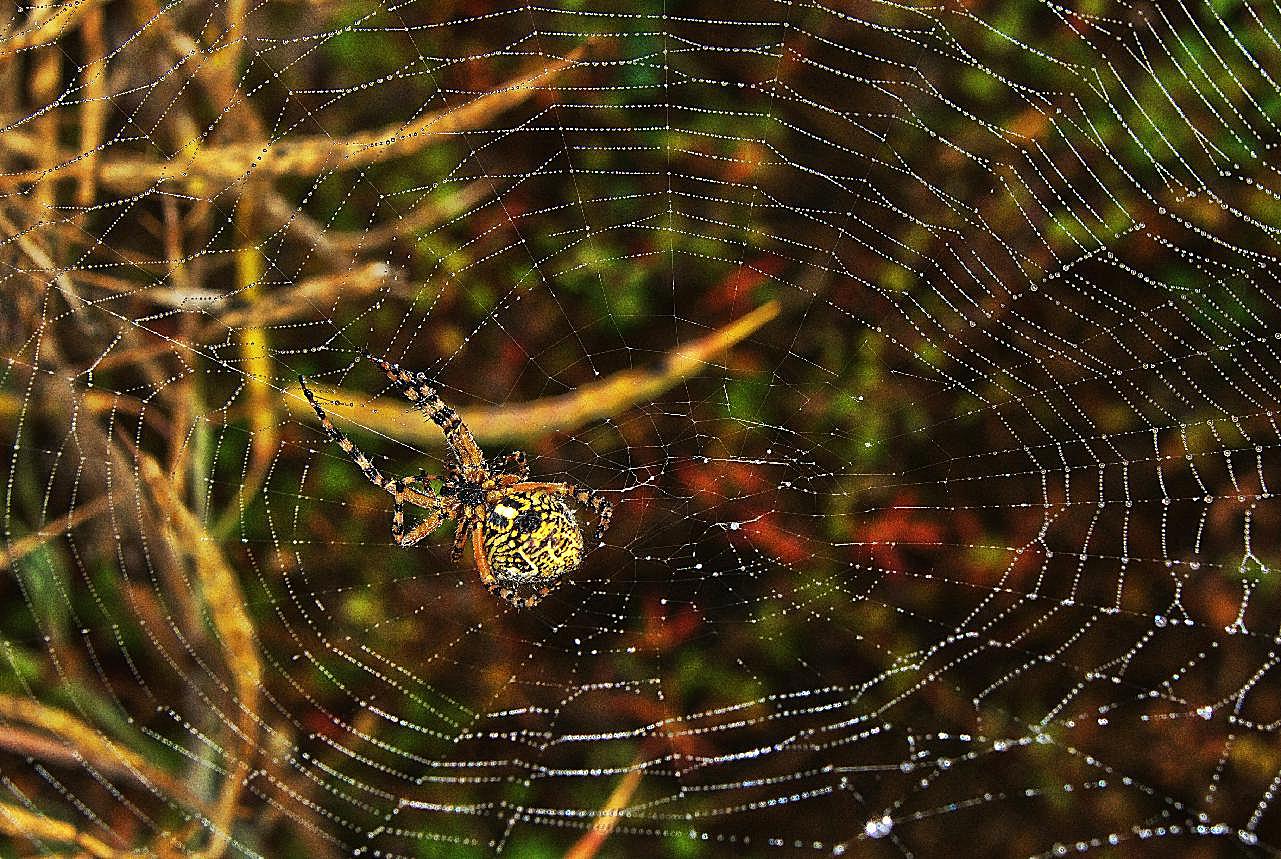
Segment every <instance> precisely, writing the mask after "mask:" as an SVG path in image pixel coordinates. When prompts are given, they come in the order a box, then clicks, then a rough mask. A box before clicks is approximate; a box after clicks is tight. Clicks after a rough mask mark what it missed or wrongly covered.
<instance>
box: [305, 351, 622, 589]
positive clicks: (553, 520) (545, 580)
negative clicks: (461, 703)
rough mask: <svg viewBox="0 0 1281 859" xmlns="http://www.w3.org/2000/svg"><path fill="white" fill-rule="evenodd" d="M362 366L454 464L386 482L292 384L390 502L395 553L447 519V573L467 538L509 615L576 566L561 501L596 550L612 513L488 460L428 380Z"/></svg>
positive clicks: (514, 462)
mask: <svg viewBox="0 0 1281 859" xmlns="http://www.w3.org/2000/svg"><path fill="white" fill-rule="evenodd" d="M366 357H368V358H369V360H371V361H373V362H374V363H375V364H377V365H378V366H379V367H381V368H382V371H383V372H384V373H386V374H387V378H389V379H391V380H392V382H394V383H395V384H396V386H397V387H398V388H400V392H401V393H402V394H404V395H405V397H407V398H408V399H409V401H410V402H412V403H413V404H414V405H415V406H416V407H417V408H418V409H419V410H421V411H422V413H423V414H424V415H425V416H426V417H427V418H428V419H429V420H431V421H432V422H434V423H435V424H436V425H437V426H439V427H440V428H441V429H442V430H444V432H445V442H446V444H447V445H448V447H449V451H450V454H451V460H452V461H450V462H447V463H446V466H445V467H446V469H447V471H446V474H445V476H444V477H435V476H432V475H428V474H426V473H424V472H422V471H419V472H418V474H417V475H414V476H407V477H388V476H386V475H384V474H383V473H382V472H381V471H379V470H378V469H377V468H376V467H375V466H374V464H373V463H372V462H371V461H370V460H369V457H367V456H365V454H363V453H361V451H360V449H359V448H357V447H356V446H355V445H354V444H352V442H351V439H349V438H347V436H346V435H344V434H343V433H342V431H341V430H339V429H338V428H337V427H335V426H334V424H333V421H331V420H330V419H329V416H328V415H326V414H325V411H324V409H322V408H321V407H320V404H319V403H318V402H316V397H315V395H314V394H312V392H311V390H310V389H309V388H308V387H307V380H306V379H305V378H303V377H301V376H299V377H298V382H299V383H300V384H301V385H302V390H303V393H304V394H305V395H306V396H307V401H308V402H310V403H311V407H312V408H313V409H315V410H316V416H317V417H318V418H320V425H321V426H322V427H323V428H324V431H325V435H326V436H328V438H329V440H330V441H331V442H333V443H334V444H337V445H338V446H339V447H340V448H342V450H343V452H344V453H346V454H347V455H348V456H349V457H351V458H352V460H354V461H355V463H356V465H357V466H359V467H360V470H361V472H363V473H364V475H365V477H366V478H367V479H368V480H369V481H370V482H371V483H373V484H374V485H375V486H378V487H379V488H381V489H384V490H386V491H387V492H389V493H390V494H391V496H392V498H393V499H394V500H393V501H392V516H391V535H392V537H393V539H395V541H396V543H397V545H399V546H401V547H404V548H408V547H410V546H413V545H414V544H416V543H418V542H419V541H421V540H422V539H423V538H424V537H426V536H427V535H428V534H430V533H431V532H432V531H434V530H436V528H437V527H439V526H440V524H441V523H442V522H444V521H445V520H447V519H452V520H455V521H456V522H457V523H458V530H457V532H456V533H455V534H454V543H453V547H452V550H451V552H450V560H451V561H452V562H453V563H455V564H456V563H459V562H460V561H461V560H462V557H463V553H464V552H465V551H466V549H467V541H468V540H469V539H470V540H471V545H472V552H473V553H474V555H475V558H476V569H477V571H478V572H479V573H480V580H481V581H482V582H483V583H484V584H485V587H486V588H488V589H489V591H490V593H493V594H496V595H498V596H500V597H502V598H503V599H505V600H507V602H509V603H511V604H512V605H514V606H517V607H529V606H533V605H536V604H537V603H538V602H539V600H541V599H542V598H543V597H545V596H547V594H549V593H551V590H552V588H554V587H556V585H558V584H560V582H561V580H562V579H564V578H565V576H567V575H569V573H571V572H573V571H574V570H575V569H576V568H577V567H578V565H579V564H580V563H581V562H582V560H583V532H582V530H581V529H580V528H579V525H578V522H577V520H576V519H575V518H574V512H573V510H572V509H571V507H570V505H569V504H568V503H567V501H568V499H573V500H575V501H577V502H578V503H580V504H582V505H584V506H585V507H588V508H590V509H591V510H592V512H594V513H595V514H596V517H597V526H596V533H595V536H594V537H593V538H592V539H593V540H594V541H595V542H596V543H597V544H599V543H600V540H601V536H602V535H603V534H604V533H605V529H606V528H608V527H609V520H610V518H611V517H612V516H613V513H614V508H613V506H612V505H611V504H610V503H609V502H608V501H606V500H605V499H604V498H603V497H602V496H601V495H600V494H599V493H597V492H595V491H594V490H591V489H583V488H580V487H577V486H575V485H573V484H572V483H547V482H543V481H531V480H529V463H528V462H527V460H526V457H525V454H524V452H523V451H519V450H517V451H512V452H511V453H508V454H506V455H505V456H501V457H496V458H494V459H490V460H486V459H485V455H484V454H483V453H482V452H481V449H480V446H479V445H477V444H476V439H475V438H474V437H473V436H472V434H471V430H469V429H468V428H467V425H466V424H464V423H463V421H462V418H461V417H459V415H458V412H456V411H454V409H453V408H451V407H450V406H449V405H447V404H446V403H445V402H444V401H443V400H441V398H440V396H439V395H438V394H437V393H436V389H435V388H433V387H432V386H431V384H430V382H429V380H428V378H427V376H426V374H424V373H410V372H408V371H406V370H402V369H400V367H398V366H397V365H395V364H390V363H388V362H387V361H384V360H382V359H380V358H375V357H373V356H372V355H367V356H366ZM433 480H439V481H440V482H441V487H440V491H439V493H437V492H434V491H433V490H432V484H431V482H432V481H433ZM406 503H408V504H413V505H415V506H418V507H422V508H424V509H425V510H426V511H427V514H426V516H425V517H424V518H423V520H422V521H421V522H419V523H418V524H417V525H415V526H413V527H412V528H409V529H406V527H405V504H406Z"/></svg>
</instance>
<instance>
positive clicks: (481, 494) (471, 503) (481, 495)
mask: <svg viewBox="0 0 1281 859" xmlns="http://www.w3.org/2000/svg"><path fill="white" fill-rule="evenodd" d="M486 495H487V493H486V492H485V490H483V489H481V488H480V487H479V486H464V487H463V488H462V489H459V490H458V500H459V501H460V502H462V503H463V504H466V505H467V506H468V507H479V506H480V505H482V504H484V503H485V496H486Z"/></svg>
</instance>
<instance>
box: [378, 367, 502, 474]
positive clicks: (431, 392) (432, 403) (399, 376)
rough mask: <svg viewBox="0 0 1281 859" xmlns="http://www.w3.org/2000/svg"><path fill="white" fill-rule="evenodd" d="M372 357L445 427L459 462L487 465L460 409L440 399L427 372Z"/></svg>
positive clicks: (424, 411) (425, 412) (404, 390)
mask: <svg viewBox="0 0 1281 859" xmlns="http://www.w3.org/2000/svg"><path fill="white" fill-rule="evenodd" d="M368 358H369V360H371V361H373V362H374V363H375V364H377V365H378V366H379V367H381V368H382V371H383V372H384V373H386V374H387V378H388V379H391V380H392V381H393V382H395V383H396V386H397V387H398V388H400V392H401V393H402V394H404V395H405V397H406V398H407V399H408V400H409V401H410V402H411V403H413V404H414V405H415V406H417V407H418V408H420V409H422V411H423V414H425V415H426V416H427V417H428V418H429V419H430V420H431V421H432V422H433V423H435V424H436V425H437V426H438V427H440V428H441V429H442V430H444V432H445V441H446V442H448V443H449V447H450V449H451V450H452V451H453V452H454V456H456V457H458V461H459V462H461V463H462V464H463V465H464V466H466V467H469V468H475V467H477V466H483V465H484V464H485V457H484V454H482V453H481V451H480V446H479V445H478V444H476V439H475V437H474V436H472V434H471V430H469V429H467V425H466V424H465V423H463V419H462V418H461V417H459V415H458V412H456V411H454V409H453V407H452V406H450V405H449V404H447V403H446V402H445V401H444V400H442V399H441V398H440V395H439V394H437V393H436V389H435V388H433V387H432V386H431V384H430V383H429V382H428V380H427V376H426V374H425V373H410V372H409V371H408V370H402V369H400V367H398V366H396V365H395V364H391V363H388V362H387V361H385V360H383V359H382V358H375V357H374V356H373V355H369V356H368Z"/></svg>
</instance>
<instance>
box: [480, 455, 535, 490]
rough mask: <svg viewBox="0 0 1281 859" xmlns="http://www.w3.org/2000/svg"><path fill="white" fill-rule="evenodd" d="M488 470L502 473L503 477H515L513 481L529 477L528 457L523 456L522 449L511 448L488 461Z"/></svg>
mask: <svg viewBox="0 0 1281 859" xmlns="http://www.w3.org/2000/svg"><path fill="white" fill-rule="evenodd" d="M489 470H490V472H491V473H493V474H502V475H503V476H505V477H514V478H516V481H515V482H519V481H521V480H528V479H529V457H527V456H525V451H523V450H513V451H512V452H511V453H509V454H506V455H504V456H498V457H495V458H494V459H493V460H491V461H490V463H489Z"/></svg>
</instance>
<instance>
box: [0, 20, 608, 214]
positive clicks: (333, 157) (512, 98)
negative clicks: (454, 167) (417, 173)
mask: <svg viewBox="0 0 1281 859" xmlns="http://www.w3.org/2000/svg"><path fill="white" fill-rule="evenodd" d="M586 47H587V46H586V45H583V46H580V47H578V48H576V49H575V50H573V51H571V52H570V53H569V54H568V55H566V56H565V57H563V58H561V59H558V60H555V61H552V62H548V63H546V64H544V65H543V66H542V67H540V68H538V69H536V70H534V71H533V72H531V73H529V74H527V75H524V76H522V77H520V78H517V79H516V80H513V81H509V82H507V83H506V84H504V85H503V86H500V87H497V88H495V89H494V90H492V91H490V92H487V93H485V94H483V95H480V96H477V97H476V98H474V99H472V100H471V101H469V102H467V103H466V104H463V105H461V106H459V107H453V108H448V109H445V110H439V111H434V112H432V113H427V114H425V115H423V116H421V117H419V118H418V119H417V120H415V121H413V122H411V123H409V124H408V125H406V124H404V123H393V124H391V125H387V126H384V127H383V128H379V129H376V130H374V131H368V132H358V133H355V134H352V135H349V136H347V137H338V136H334V137H331V136H329V135H325V134H320V135H307V136H297V137H290V138H287V139H285V140H281V141H278V142H276V143H273V144H270V145H265V144H264V143H263V142H262V141H252V142H245V143H232V144H226V145H223V146H207V147H199V146H196V145H192V146H190V147H188V148H186V149H184V150H183V151H182V152H180V153H178V154H177V155H175V156H174V157H173V158H172V159H170V160H168V161H151V160H147V161H140V160H116V161H109V162H104V163H103V164H102V169H101V175H100V178H101V181H102V182H103V184H105V185H108V186H110V187H112V188H115V189H118V190H139V189H141V188H145V187H147V186H149V185H151V184H152V183H154V182H157V181H160V180H169V181H173V182H176V183H179V184H183V185H185V186H187V187H188V189H189V190H191V191H193V192H194V193H203V192H204V191H206V190H209V188H208V186H209V184H210V183H224V184H229V183H231V182H234V181H236V180H238V179H240V178H241V177H248V176H249V175H250V174H252V175H253V176H255V177H259V178H267V177H273V176H316V175H319V174H320V173H322V172H324V171H326V170H351V169H355V168H358V167H365V166H367V165H369V164H374V163H377V162H380V161H387V160H389V159H392V158H403V157H404V156H406V155H412V154H414V153H415V152H419V151H420V150H422V149H424V148H426V147H427V145H428V144H429V143H431V142H432V141H433V140H436V139H438V137H439V135H442V134H453V133H455V132H458V131H464V130H467V129H471V128H476V127H478V126H480V125H482V124H484V123H485V122H487V121H488V120H490V119H491V118H493V117H494V116H496V115H498V114H500V113H502V112H504V111H506V110H509V109H511V108H512V107H515V106H516V105H518V104H520V103H522V102H524V101H526V100H528V99H529V98H530V97H531V96H533V95H534V93H536V92H539V91H540V90H543V89H546V88H547V87H548V86H549V81H550V79H553V78H554V77H555V76H556V75H557V74H559V73H560V72H562V71H564V70H565V69H567V68H569V67H570V66H573V65H574V64H575V63H576V62H577V61H578V60H579V59H580V58H581V57H582V56H583V54H584V53H585V52H586ZM18 181H24V180H22V179H21V177H19V178H18Z"/></svg>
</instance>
